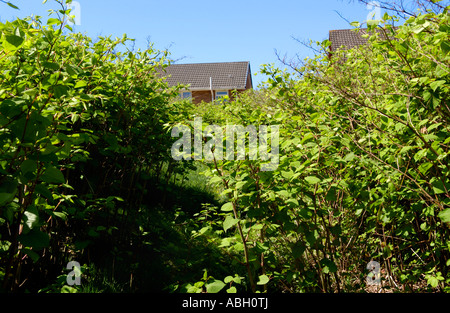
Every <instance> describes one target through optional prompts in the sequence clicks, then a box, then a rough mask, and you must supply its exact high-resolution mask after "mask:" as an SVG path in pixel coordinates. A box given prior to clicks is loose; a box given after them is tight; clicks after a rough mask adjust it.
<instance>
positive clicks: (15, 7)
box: [6, 2, 19, 10]
mask: <svg viewBox="0 0 450 313" xmlns="http://www.w3.org/2000/svg"><path fill="white" fill-rule="evenodd" d="M6 4H7V5H9V6H10V7H11V8H13V9H16V10H19V8H18V7H17V6H15V5H14V4H12V3H11V2H6Z"/></svg>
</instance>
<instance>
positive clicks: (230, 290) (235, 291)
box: [227, 286, 237, 293]
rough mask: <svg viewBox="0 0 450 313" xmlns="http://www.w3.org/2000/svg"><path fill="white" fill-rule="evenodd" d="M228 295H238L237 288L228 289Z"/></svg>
mask: <svg viewBox="0 0 450 313" xmlns="http://www.w3.org/2000/svg"><path fill="white" fill-rule="evenodd" d="M227 293H237V289H236V287H234V286H233V287H230V288H228V289H227Z"/></svg>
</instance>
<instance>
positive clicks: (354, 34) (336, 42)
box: [329, 27, 397, 56]
mask: <svg viewBox="0 0 450 313" xmlns="http://www.w3.org/2000/svg"><path fill="white" fill-rule="evenodd" d="M393 29H394V30H396V29H397V27H393ZM377 32H379V33H380V34H381V37H382V38H383V39H385V38H386V35H385V33H384V32H383V31H382V30H381V29H380V28H378V29H377ZM363 35H369V36H370V35H371V34H370V33H369V32H368V31H367V28H361V29H359V31H357V30H356V29H337V30H330V32H329V40H330V41H331V46H330V53H329V55H330V56H331V54H332V53H333V52H336V51H337V50H338V49H346V50H347V49H351V48H354V47H358V46H361V45H365V44H367V43H368V42H369V38H368V37H369V36H363ZM392 39H394V38H392Z"/></svg>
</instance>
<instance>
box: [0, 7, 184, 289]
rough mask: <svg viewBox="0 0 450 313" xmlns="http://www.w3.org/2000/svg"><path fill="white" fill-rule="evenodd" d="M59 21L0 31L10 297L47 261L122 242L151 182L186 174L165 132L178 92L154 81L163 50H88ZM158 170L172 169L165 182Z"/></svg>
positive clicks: (2, 222)
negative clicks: (100, 244)
mask: <svg viewBox="0 0 450 313" xmlns="http://www.w3.org/2000/svg"><path fill="white" fill-rule="evenodd" d="M62 18H63V20H58V19H54V18H50V19H49V20H48V22H47V25H43V23H41V19H40V17H36V18H34V19H33V20H31V19H29V18H27V19H17V20H15V21H12V22H5V23H2V24H0V32H1V39H0V68H1V71H0V72H1V74H0V239H1V240H2V241H1V242H2V247H5V248H4V249H2V250H1V251H0V257H1V261H0V268H1V269H2V273H4V274H3V275H2V277H3V279H2V285H1V288H2V289H3V290H7V291H8V290H17V288H18V286H19V285H20V284H21V282H22V281H27V279H28V275H32V273H33V272H36V271H38V272H39V270H38V269H39V268H41V267H42V266H45V264H46V263H50V262H51V263H52V264H55V262H57V263H58V266H60V268H64V266H65V263H64V262H67V260H68V258H69V257H70V256H71V255H72V256H73V255H75V254H77V253H81V252H83V251H85V249H87V248H89V247H90V246H92V245H93V244H94V243H95V242H96V241H98V240H100V239H102V240H104V238H107V237H108V236H115V240H117V241H118V242H120V241H126V240H129V239H127V237H129V236H130V234H131V232H130V231H129V230H128V228H129V229H133V228H135V227H136V226H135V225H134V223H131V222H132V221H134V220H133V219H134V217H135V216H136V215H138V214H139V211H140V210H141V209H142V207H143V206H144V202H146V201H147V199H146V198H145V195H146V194H147V190H146V189H147V183H148V182H149V177H154V176H156V177H157V179H158V180H164V179H166V180H170V176H171V175H172V174H173V173H180V174H182V173H184V171H185V169H186V168H185V164H176V163H174V162H173V160H171V159H170V145H171V138H170V135H169V134H168V133H167V132H166V131H165V128H164V122H165V121H167V120H169V114H170V112H171V108H172V104H171V102H172V99H173V98H174V97H175V95H176V90H172V89H169V88H168V87H167V85H166V83H165V81H164V80H163V79H162V78H160V77H159V74H158V73H159V71H161V70H162V69H163V68H164V67H165V66H167V64H168V60H167V52H161V51H156V50H154V49H153V48H152V47H151V46H150V47H149V48H148V49H147V50H145V51H141V50H138V51H136V52H131V51H129V50H128V49H127V43H128V42H130V39H129V38H127V36H126V35H124V36H123V38H115V39H113V38H110V37H100V38H98V40H96V41H95V42H94V41H93V40H92V39H91V38H89V37H87V36H85V35H82V34H78V33H73V32H71V31H69V32H67V30H65V29H64V28H66V27H65V20H64V19H65V18H66V16H65V15H64V16H63V17H62ZM63 30H64V31H63ZM168 152H169V153H168ZM162 164H169V168H168V169H166V170H165V172H164V175H165V176H163V174H161V169H162ZM147 203H148V201H147ZM119 229H120V232H119ZM108 240H112V238H110V239H108ZM61 251H64V253H61ZM80 257H82V256H80ZM50 260H53V261H50ZM55 260H57V261H55ZM42 272H44V271H42ZM43 275H44V274H43ZM19 277H21V278H20V279H19Z"/></svg>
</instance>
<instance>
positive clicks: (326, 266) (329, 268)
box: [320, 258, 337, 274]
mask: <svg viewBox="0 0 450 313" xmlns="http://www.w3.org/2000/svg"><path fill="white" fill-rule="evenodd" d="M320 263H321V265H322V270H323V272H324V273H325V274H328V273H335V272H337V266H336V264H335V263H334V262H333V261H331V260H330V259H327V258H324V259H322V261H321V262H320Z"/></svg>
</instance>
